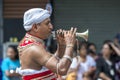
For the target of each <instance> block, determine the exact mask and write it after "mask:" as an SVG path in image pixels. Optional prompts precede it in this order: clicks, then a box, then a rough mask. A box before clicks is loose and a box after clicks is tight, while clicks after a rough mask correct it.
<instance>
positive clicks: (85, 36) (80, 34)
mask: <svg viewBox="0 0 120 80" xmlns="http://www.w3.org/2000/svg"><path fill="white" fill-rule="evenodd" d="M88 35H89V30H88V29H87V30H86V31H85V32H83V33H78V32H77V33H76V37H81V38H83V39H85V40H86V41H88Z"/></svg>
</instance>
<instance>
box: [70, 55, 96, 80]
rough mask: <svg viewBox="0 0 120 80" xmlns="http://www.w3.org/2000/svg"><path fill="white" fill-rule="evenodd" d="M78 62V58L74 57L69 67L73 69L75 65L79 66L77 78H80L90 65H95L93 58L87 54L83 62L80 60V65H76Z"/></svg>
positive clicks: (79, 79) (80, 79) (78, 79)
mask: <svg viewBox="0 0 120 80" xmlns="http://www.w3.org/2000/svg"><path fill="white" fill-rule="evenodd" d="M78 64H79V61H78V59H77V58H74V59H73V62H72V64H71V66H70V68H73V69H74V68H75V69H76V68H77V66H79V70H78V76H77V80H82V76H83V73H85V72H86V71H88V70H89V68H90V67H95V66H96V62H95V61H94V59H93V58H92V57H91V56H87V58H86V61H85V62H81V63H80V65H78Z"/></svg>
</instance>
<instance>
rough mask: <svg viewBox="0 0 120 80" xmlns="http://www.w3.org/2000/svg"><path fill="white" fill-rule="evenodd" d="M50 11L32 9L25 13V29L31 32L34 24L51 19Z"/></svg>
mask: <svg viewBox="0 0 120 80" xmlns="http://www.w3.org/2000/svg"><path fill="white" fill-rule="evenodd" d="M49 17H50V14H49V11H47V10H44V9H42V8H32V9H29V10H27V11H26V12H25V13H24V24H23V25H24V28H25V30H26V31H29V30H30V29H31V28H32V25H33V24H35V23H36V24H37V23H41V22H42V21H44V20H45V19H47V18H49Z"/></svg>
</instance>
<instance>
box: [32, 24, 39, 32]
mask: <svg viewBox="0 0 120 80" xmlns="http://www.w3.org/2000/svg"><path fill="white" fill-rule="evenodd" d="M32 30H33V31H34V32H37V31H38V27H37V25H36V24H33V26H32Z"/></svg>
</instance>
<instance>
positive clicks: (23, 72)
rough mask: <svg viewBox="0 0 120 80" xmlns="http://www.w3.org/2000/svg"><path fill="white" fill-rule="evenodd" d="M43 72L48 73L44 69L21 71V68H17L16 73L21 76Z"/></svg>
mask: <svg viewBox="0 0 120 80" xmlns="http://www.w3.org/2000/svg"><path fill="white" fill-rule="evenodd" d="M45 71H48V69H47V68H46V67H42V69H41V70H34V69H23V70H22V69H21V68H17V70H16V72H17V73H19V74H20V75H22V76H25V75H32V74H37V73H42V72H45Z"/></svg>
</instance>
